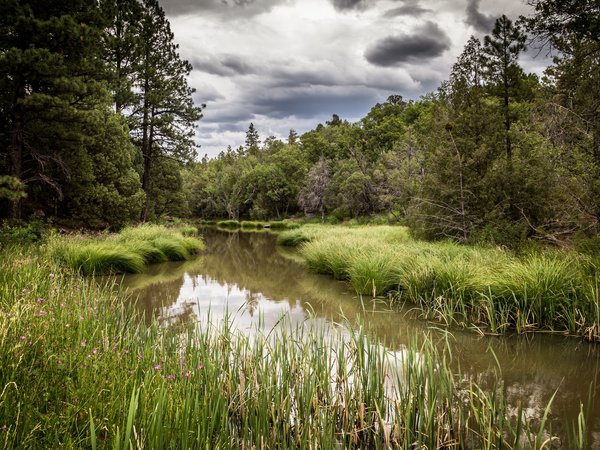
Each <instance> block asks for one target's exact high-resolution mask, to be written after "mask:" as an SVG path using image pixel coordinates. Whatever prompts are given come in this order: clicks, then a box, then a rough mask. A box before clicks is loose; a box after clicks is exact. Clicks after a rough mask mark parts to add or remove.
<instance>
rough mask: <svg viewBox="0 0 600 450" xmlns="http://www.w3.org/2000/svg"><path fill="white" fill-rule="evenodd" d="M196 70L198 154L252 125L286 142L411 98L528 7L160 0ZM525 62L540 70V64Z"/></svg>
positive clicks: (402, 0) (375, 0)
mask: <svg viewBox="0 0 600 450" xmlns="http://www.w3.org/2000/svg"><path fill="white" fill-rule="evenodd" d="M161 4H162V6H163V8H164V9H165V11H166V13H167V17H168V18H169V21H170V23H171V28H172V31H173V32H174V34H175V40H176V42H177V43H178V44H179V46H180V49H179V50H180V55H181V57H182V58H184V59H187V60H188V61H190V62H191V63H192V66H193V68H194V70H193V71H192V73H191V76H190V80H189V81H190V85H191V86H192V87H194V88H195V89H196V93H195V94H194V101H195V102H196V104H197V105H200V104H206V107H205V108H204V110H203V114H204V117H203V118H202V120H201V121H200V122H199V123H198V129H197V142H198V144H199V145H200V149H199V151H198V153H199V155H200V156H203V155H205V154H206V155H208V156H209V157H214V156H216V155H217V154H218V153H219V152H220V151H222V150H225V149H226V148H227V146H228V145H231V146H232V147H233V148H236V147H238V146H239V145H243V144H244V140H245V132H246V130H247V129H248V126H249V125H250V123H251V122H252V123H254V126H255V128H256V129H257V130H258V132H259V133H260V136H261V139H263V140H264V138H266V137H267V136H275V137H277V138H281V139H286V138H287V136H288V134H289V130H290V128H293V129H295V130H296V131H297V132H298V133H300V134H301V133H303V132H306V131H309V130H311V129H313V128H315V127H316V126H317V124H319V123H324V122H325V121H327V120H329V119H331V116H332V115H333V114H337V115H338V116H340V117H341V118H342V119H346V120H348V121H350V122H355V121H357V120H359V119H360V118H361V117H363V116H364V115H365V114H366V113H368V112H369V110H370V109H371V107H373V106H374V105H375V104H376V103H377V102H383V101H385V100H386V99H387V98H388V97H389V96H390V95H392V94H400V95H402V97H404V98H405V99H412V100H417V99H418V98H420V96H422V95H424V94H426V93H428V92H431V91H433V90H435V89H436V88H437V87H438V86H439V85H440V83H441V82H442V81H443V80H445V79H447V78H448V75H449V73H450V70H451V67H452V64H453V63H454V62H455V61H456V58H457V57H458V55H460V53H461V52H462V50H463V47H464V45H465V43H466V42H467V40H468V38H469V37H470V36H471V35H475V36H478V37H482V36H484V35H485V34H488V33H489V32H490V31H491V29H492V28H493V24H494V20H495V18H496V17H498V16H500V15H501V14H506V15H507V16H508V17H509V18H512V19H516V18H517V17H518V16H519V15H520V14H525V15H527V14H530V13H531V10H530V8H529V7H528V6H527V5H526V3H525V1H524V0H502V1H498V0H162V1H161ZM536 53H537V52H534V51H530V52H527V53H526V54H525V55H523V57H522V59H521V65H522V66H523V68H524V69H525V70H526V71H527V72H536V73H541V72H542V71H543V69H544V68H545V66H546V65H547V60H546V59H544V58H543V57H541V56H537V57H536Z"/></svg>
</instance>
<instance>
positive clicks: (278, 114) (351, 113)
mask: <svg viewBox="0 0 600 450" xmlns="http://www.w3.org/2000/svg"><path fill="white" fill-rule="evenodd" d="M376 100H377V92H376V91H374V90H373V89H369V88H367V87H364V86H356V87H354V88H350V87H347V86H345V87H339V86H338V87H327V88H297V89H280V90H274V91H273V90H266V91H264V92H262V93H258V94H257V95H252V98H251V99H250V98H248V99H246V100H245V102H250V101H251V104H252V105H253V112H254V113H255V114H257V115H263V116H268V117H271V118H276V119H283V118H286V117H292V116H293V117H296V118H300V119H302V118H310V117H314V116H318V115H322V114H326V115H331V114H333V113H338V114H340V113H343V114H344V115H346V116H347V117H358V116H360V115H362V114H365V113H366V112H367V111H368V108H369V107H370V106H372V105H373V104H374V103H375V102H376ZM365 108H366V110H365Z"/></svg>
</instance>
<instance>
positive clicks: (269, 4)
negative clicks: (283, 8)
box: [161, 0, 287, 18]
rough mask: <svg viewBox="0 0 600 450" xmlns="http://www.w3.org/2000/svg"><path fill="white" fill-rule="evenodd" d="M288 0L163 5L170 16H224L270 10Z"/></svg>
mask: <svg viewBox="0 0 600 450" xmlns="http://www.w3.org/2000/svg"><path fill="white" fill-rule="evenodd" d="M286 1H287V0H162V1H161V6H162V7H163V8H164V9H165V12H166V13H167V15H169V16H179V15H184V14H195V13H216V14H221V15H222V16H223V17H224V18H237V17H240V16H252V15H255V14H260V13H262V12H265V11H269V10H270V9H271V8H273V6H275V5H277V4H279V3H285V2H286Z"/></svg>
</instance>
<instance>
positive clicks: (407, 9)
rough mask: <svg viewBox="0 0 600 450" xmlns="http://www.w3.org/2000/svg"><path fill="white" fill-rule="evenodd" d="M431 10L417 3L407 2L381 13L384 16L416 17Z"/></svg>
mask: <svg viewBox="0 0 600 450" xmlns="http://www.w3.org/2000/svg"><path fill="white" fill-rule="evenodd" d="M428 12H432V10H431V9H428V8H423V7H422V6H421V5H419V4H418V3H409V4H407V5H402V6H400V7H398V8H393V9H389V10H387V11H386V12H385V13H383V16H384V17H397V16H412V17H418V16H421V15H423V14H425V13H428Z"/></svg>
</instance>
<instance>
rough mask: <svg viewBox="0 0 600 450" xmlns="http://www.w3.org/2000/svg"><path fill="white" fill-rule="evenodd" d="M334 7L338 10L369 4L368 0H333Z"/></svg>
mask: <svg viewBox="0 0 600 450" xmlns="http://www.w3.org/2000/svg"><path fill="white" fill-rule="evenodd" d="M332 3H333V7H334V8H335V9H337V10H338V11H346V10H349V9H363V8H365V7H366V6H367V0H332Z"/></svg>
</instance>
